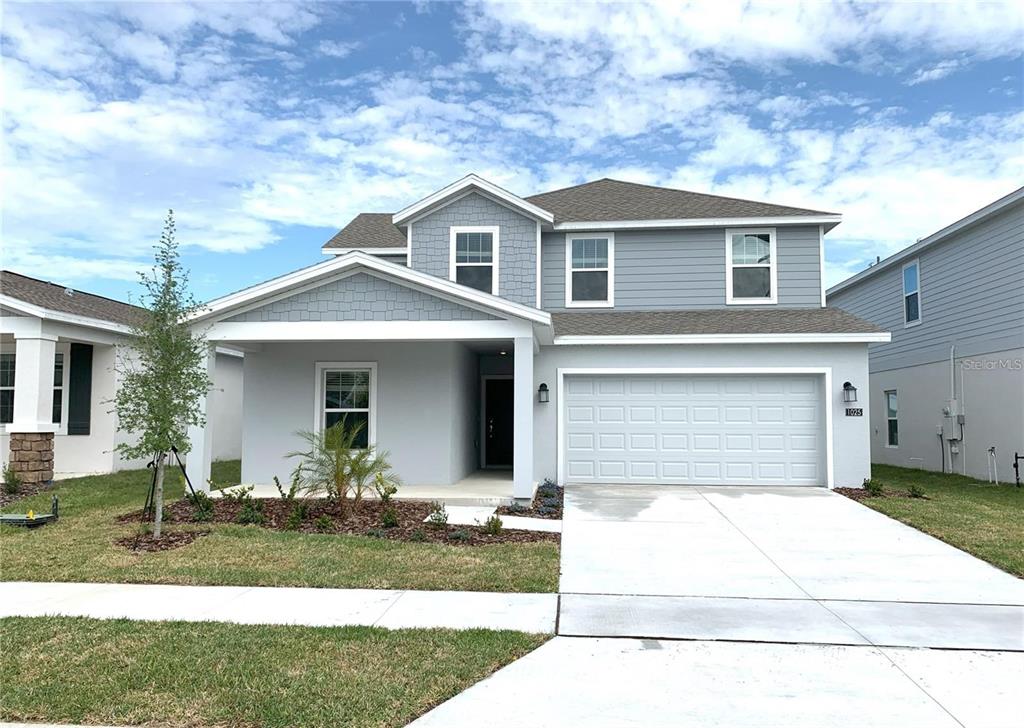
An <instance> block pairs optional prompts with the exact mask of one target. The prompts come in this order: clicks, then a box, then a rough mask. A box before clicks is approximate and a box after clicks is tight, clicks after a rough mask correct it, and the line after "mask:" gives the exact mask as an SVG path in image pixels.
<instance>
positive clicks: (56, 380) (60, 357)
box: [51, 351, 67, 425]
mask: <svg viewBox="0 0 1024 728" xmlns="http://www.w3.org/2000/svg"><path fill="white" fill-rule="evenodd" d="M66 360H67V357H66V356H65V353H64V352H63V351H58V352H57V353H56V354H54V355H53V416H52V418H51V422H52V423H53V424H55V425H60V424H63V415H64V373H65V372H64V370H65V368H66V367H65V361H66Z"/></svg>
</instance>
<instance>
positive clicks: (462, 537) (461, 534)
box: [448, 528, 473, 541]
mask: <svg viewBox="0 0 1024 728" xmlns="http://www.w3.org/2000/svg"><path fill="white" fill-rule="evenodd" d="M448 538H450V539H451V540H452V541H471V540H472V539H473V534H471V533H470V532H469V531H467V530H466V529H464V528H460V529H459V530H458V531H452V532H451V533H449V534H448Z"/></svg>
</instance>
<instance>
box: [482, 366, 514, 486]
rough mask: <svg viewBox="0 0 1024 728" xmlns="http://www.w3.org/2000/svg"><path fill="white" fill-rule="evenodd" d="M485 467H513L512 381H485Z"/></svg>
mask: <svg viewBox="0 0 1024 728" xmlns="http://www.w3.org/2000/svg"><path fill="white" fill-rule="evenodd" d="M484 443H485V444H484V465H486V466H488V467H511V466H512V380H511V379H485V380H484Z"/></svg>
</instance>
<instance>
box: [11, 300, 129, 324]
mask: <svg viewBox="0 0 1024 728" xmlns="http://www.w3.org/2000/svg"><path fill="white" fill-rule="evenodd" d="M0 306H6V307H7V308H11V309H13V310H15V311H20V312H22V313H24V314H27V315H29V316H36V317H37V318H40V319H43V320H46V321H56V322H58V323H62V324H74V325H75V326H84V327H86V328H90V329H100V330H101V331H113V332H115V333H118V334H130V333H131V327H130V326H126V325H124V324H118V323H114V322H113V321H105V320H104V319H97V318H92V317H90V316H79V315H78V314H74V313H66V312H64V311H54V310H53V309H50V308H45V307H43V306H36V305H35V304H32V303H26V302H25V301H21V300H19V299H17V298H12V297H11V296H5V295H3V294H0Z"/></svg>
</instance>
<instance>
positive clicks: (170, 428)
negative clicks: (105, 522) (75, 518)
mask: <svg viewBox="0 0 1024 728" xmlns="http://www.w3.org/2000/svg"><path fill="white" fill-rule="evenodd" d="M154 250H155V255H154V258H155V266H154V268H153V270H152V271H150V272H148V273H141V274H140V275H139V279H140V283H141V285H142V288H143V289H144V291H145V292H144V293H143V297H142V301H141V303H142V305H143V308H144V310H143V311H142V313H141V314H140V315H139V317H138V318H137V319H136V320H135V321H134V322H133V323H132V325H131V333H132V336H131V339H130V340H129V343H128V347H127V350H126V351H122V350H121V349H120V348H119V350H118V358H117V362H116V364H115V366H114V368H115V370H116V371H117V373H118V375H119V376H120V378H121V386H120V387H119V388H118V390H117V393H116V394H115V395H114V400H113V401H114V411H115V413H116V414H117V429H118V431H121V432H126V433H127V434H128V435H129V436H128V437H127V438H124V439H123V441H122V442H119V443H118V444H117V446H116V448H115V449H116V451H117V452H118V454H119V455H120V456H121V457H122V458H123V459H125V460H134V459H137V458H152V460H153V463H154V467H155V468H156V479H155V483H154V489H153V497H154V513H155V517H154V522H153V536H154V538H160V531H161V522H162V517H163V502H164V474H165V471H166V467H167V463H166V457H165V454H166V453H167V451H168V450H170V449H171V447H173V446H176V447H177V448H178V452H179V453H181V454H182V455H185V454H187V453H188V451H189V448H190V443H189V440H188V436H187V433H188V428H189V427H190V426H193V425H195V426H201V425H203V424H205V422H206V417H205V415H204V414H203V412H202V410H201V409H200V401H201V400H202V398H203V397H205V396H206V394H207V393H208V392H209V391H210V387H211V386H212V382H211V380H210V376H209V374H208V372H207V357H208V356H209V355H210V350H209V345H208V344H207V342H206V338H205V337H204V336H203V335H202V334H201V333H197V332H195V331H193V330H192V328H191V327H190V325H189V319H190V317H191V316H192V315H193V314H195V313H196V312H198V311H199V310H200V309H201V308H202V306H201V304H199V303H198V302H197V301H196V300H195V299H194V298H193V297H192V294H191V293H189V291H188V274H187V273H186V271H185V270H184V269H183V268H182V267H181V263H180V262H179V260H178V244H177V242H176V241H175V239H174V213H173V211H168V213H167V222H166V223H165V224H164V230H163V233H162V234H161V236H160V241H159V242H158V243H157V244H156V246H155V248H154Z"/></svg>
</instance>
